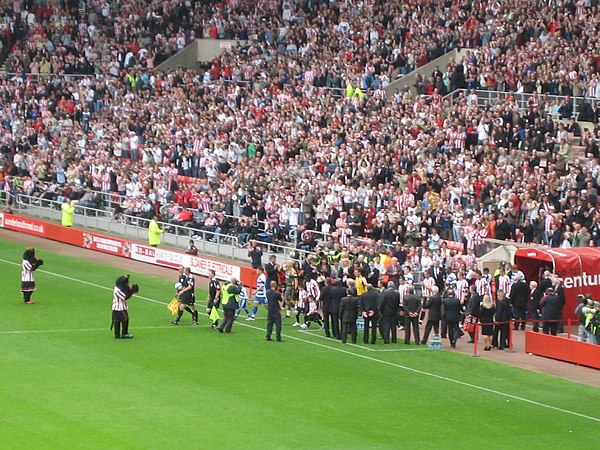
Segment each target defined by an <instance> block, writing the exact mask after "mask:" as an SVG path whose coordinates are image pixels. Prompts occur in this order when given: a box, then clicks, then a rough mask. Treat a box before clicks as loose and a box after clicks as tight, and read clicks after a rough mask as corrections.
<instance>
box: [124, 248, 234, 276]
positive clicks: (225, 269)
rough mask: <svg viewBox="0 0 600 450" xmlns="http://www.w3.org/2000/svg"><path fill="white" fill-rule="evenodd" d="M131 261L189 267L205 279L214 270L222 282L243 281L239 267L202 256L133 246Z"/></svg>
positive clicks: (174, 267)
mask: <svg viewBox="0 0 600 450" xmlns="http://www.w3.org/2000/svg"><path fill="white" fill-rule="evenodd" d="M131 259H134V260H136V261H143V262H147V263H150V264H157V265H159V266H163V267H171V268H173V269H176V268H178V267H179V266H184V267H189V268H190V269H191V271H192V273H195V274H197V275H202V276H204V277H206V276H208V271H209V270H214V271H215V273H216V274H217V278H220V279H222V280H225V279H228V278H231V277H236V278H237V279H238V280H239V279H241V269H240V267H239V266H235V265H233V264H227V263H225V262H220V261H214V260H211V259H207V258H202V257H200V256H193V255H188V254H186V253H179V252H174V251H171V250H166V249H163V248H154V247H149V246H146V245H139V244H132V245H131Z"/></svg>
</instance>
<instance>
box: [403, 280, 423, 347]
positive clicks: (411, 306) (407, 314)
mask: <svg viewBox="0 0 600 450" xmlns="http://www.w3.org/2000/svg"><path fill="white" fill-rule="evenodd" d="M403 312H404V343H405V344H410V329H411V326H412V329H413V334H414V336H415V344H417V345H420V344H421V338H420V337H419V314H420V312H421V300H420V299H419V297H417V296H416V295H415V288H414V287H413V285H412V284H411V285H409V286H408V294H406V295H405V296H404V311H403Z"/></svg>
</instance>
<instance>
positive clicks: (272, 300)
mask: <svg viewBox="0 0 600 450" xmlns="http://www.w3.org/2000/svg"><path fill="white" fill-rule="evenodd" d="M269 286H270V289H269V290H268V291H267V293H266V295H267V336H266V339H267V341H272V340H273V339H271V334H272V333H273V325H275V339H277V342H283V340H282V339H281V305H282V304H283V297H281V294H280V293H279V292H277V282H276V281H271V283H270V284H269Z"/></svg>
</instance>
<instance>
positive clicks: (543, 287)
mask: <svg viewBox="0 0 600 450" xmlns="http://www.w3.org/2000/svg"><path fill="white" fill-rule="evenodd" d="M550 286H552V274H551V273H550V271H549V270H545V271H544V273H543V274H542V278H541V279H540V292H541V293H542V295H543V294H544V293H545V292H546V291H547V290H548V288H549V287H550Z"/></svg>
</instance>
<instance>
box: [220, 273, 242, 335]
mask: <svg viewBox="0 0 600 450" xmlns="http://www.w3.org/2000/svg"><path fill="white" fill-rule="evenodd" d="M240 292H242V286H241V285H240V284H239V283H238V280H237V279H236V278H235V277H233V278H231V280H230V281H228V282H226V283H224V284H223V286H221V299H220V302H221V306H222V307H223V322H221V325H220V326H219V328H217V329H218V330H219V332H220V333H223V332H225V333H231V328H232V327H233V321H234V320H235V311H236V309H238V308H239V307H240V304H239V295H240Z"/></svg>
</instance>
